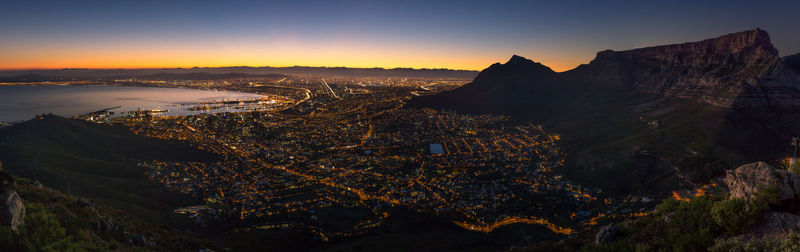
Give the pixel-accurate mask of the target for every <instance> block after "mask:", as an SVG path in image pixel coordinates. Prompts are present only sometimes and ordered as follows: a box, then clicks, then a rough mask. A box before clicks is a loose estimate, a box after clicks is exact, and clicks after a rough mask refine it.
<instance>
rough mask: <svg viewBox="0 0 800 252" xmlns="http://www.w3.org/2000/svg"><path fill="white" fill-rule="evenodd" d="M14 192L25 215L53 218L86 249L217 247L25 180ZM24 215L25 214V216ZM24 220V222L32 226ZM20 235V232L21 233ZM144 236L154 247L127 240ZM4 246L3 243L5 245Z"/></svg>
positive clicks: (143, 249)
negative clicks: (104, 224) (106, 226)
mask: <svg viewBox="0 0 800 252" xmlns="http://www.w3.org/2000/svg"><path fill="white" fill-rule="evenodd" d="M16 190H17V193H19V195H20V198H21V199H22V202H23V204H24V205H25V206H26V208H27V213H28V215H35V214H37V213H42V212H45V213H47V214H52V215H53V216H55V217H56V219H57V220H58V222H59V224H60V226H61V227H63V228H64V229H65V230H66V235H68V236H70V237H71V241H72V242H73V244H80V245H78V246H79V247H83V248H87V249H90V250H93V249H97V250H101V251H102V250H115V251H146V250H149V251H152V250H158V251H185V250H194V251H196V250H198V249H201V248H212V249H218V248H217V247H216V245H215V244H213V243H210V242H207V241H203V240H200V239H197V238H195V237H191V236H188V235H183V234H179V233H176V232H174V231H172V230H170V229H168V228H166V227H159V226H156V225H153V224H151V223H150V222H148V221H144V220H142V219H139V218H136V217H133V216H130V215H128V214H127V213H125V212H123V211H120V210H118V209H114V208H110V207H108V206H106V205H104V204H102V203H97V202H92V201H88V200H85V199H80V198H79V197H76V196H72V195H67V194H65V193H62V192H59V191H56V190H53V189H51V188H48V187H43V186H38V185H36V184H35V183H33V182H32V181H30V180H28V179H19V178H18V179H17V188H16ZM26 218H27V217H26ZM102 218H106V219H107V220H110V223H114V224H115V225H118V226H119V229H117V230H105V229H103V228H102V227H100V226H98V224H97V223H98V222H99V221H101V219H102ZM30 223H31V222H30V221H27V222H26V224H24V225H32V224H30ZM22 235H24V234H22ZM139 236H144V237H148V238H149V239H152V240H153V242H155V246H154V247H148V246H144V245H143V244H137V243H135V242H134V243H131V240H132V239H134V240H135V239H136V237H139ZM6 245H7V244H6Z"/></svg>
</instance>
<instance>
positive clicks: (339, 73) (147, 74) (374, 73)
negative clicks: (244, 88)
mask: <svg viewBox="0 0 800 252" xmlns="http://www.w3.org/2000/svg"><path fill="white" fill-rule="evenodd" d="M477 73H478V72H477V71H468V70H450V69H424V68H423V69H413V68H392V69H384V68H346V67H303V66H294V67H244V66H242V67H202V68H200V67H195V68H158V69H76V68H68V69H53V70H18V71H16V70H15V71H0V82H30V81H63V80H87V79H98V78H103V79H109V78H131V77H136V78H169V79H182V80H193V79H225V78H244V77H264V76H267V77H280V76H281V75H283V76H284V77H285V76H297V77H350V78H363V77H375V78H386V77H397V78H422V79H463V80H468V79H472V78H474V77H475V75H476V74H477Z"/></svg>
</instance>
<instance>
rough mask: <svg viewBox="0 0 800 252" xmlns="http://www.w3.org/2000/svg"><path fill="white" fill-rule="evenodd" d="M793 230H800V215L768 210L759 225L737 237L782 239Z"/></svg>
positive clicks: (796, 231)
mask: <svg viewBox="0 0 800 252" xmlns="http://www.w3.org/2000/svg"><path fill="white" fill-rule="evenodd" d="M791 232H794V233H798V232H800V215H797V214H793V213H787V212H767V213H766V214H764V219H763V220H762V221H761V222H759V224H758V225H756V226H754V227H752V228H750V230H748V231H747V232H746V233H744V234H742V235H739V236H737V237H736V238H739V239H744V240H749V239H767V240H780V239H783V238H784V237H785V236H786V235H787V234H789V233H791Z"/></svg>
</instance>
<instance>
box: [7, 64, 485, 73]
mask: <svg viewBox="0 0 800 252" xmlns="http://www.w3.org/2000/svg"><path fill="white" fill-rule="evenodd" d="M235 67H242V68H244V67H249V68H293V67H310V68H351V69H384V70H393V69H410V70H449V71H467V72H480V71H482V70H483V69H454V68H446V67H441V68H428V67H421V68H416V67H381V66H375V67H349V66H312V65H292V66H249V65H228V66H191V67H186V66H173V67H21V68H0V71H4V72H6V71H46V70H157V69H164V70H167V69H207V68H235ZM487 67H488V66H487ZM484 69H485V68H484Z"/></svg>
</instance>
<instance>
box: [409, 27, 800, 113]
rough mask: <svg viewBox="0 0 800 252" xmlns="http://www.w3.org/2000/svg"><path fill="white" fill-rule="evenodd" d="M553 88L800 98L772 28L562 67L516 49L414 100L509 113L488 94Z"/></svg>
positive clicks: (797, 67)
mask: <svg viewBox="0 0 800 252" xmlns="http://www.w3.org/2000/svg"><path fill="white" fill-rule="evenodd" d="M544 84H546V85H544ZM552 86H558V87H559V88H561V89H569V90H570V91H574V90H584V91H591V90H597V89H607V88H613V89H619V90H621V91H631V92H637V93H648V94H658V95H663V96H668V97H678V98H688V99H692V100H696V101H699V102H703V103H707V104H712V105H715V106H720V107H732V106H734V104H735V105H736V106H745V107H752V106H753V105H757V106H763V105H771V106H780V107H791V106H796V105H798V104H800V93H798V92H797V88H798V87H800V54H798V55H793V56H787V57H783V58H782V57H780V56H779V54H778V50H777V49H775V47H774V46H773V45H772V42H771V39H770V37H769V34H768V33H767V32H766V31H764V30H761V29H755V30H750V31H744V32H738V33H732V34H728V35H724V36H721V37H717V38H713V39H707V40H703V41H699V42H690V43H683V44H674V45H664V46H656V47H647V48H640V49H633V50H627V51H611V50H606V51H602V52H599V53H597V56H596V57H595V59H594V60H592V61H591V62H590V63H588V64H584V65H581V66H579V67H577V68H575V69H573V70H570V71H567V72H563V73H554V72H553V71H552V70H550V69H549V68H548V67H546V66H543V65H541V64H539V63H535V62H533V61H530V60H527V59H525V58H522V57H520V56H517V55H514V56H513V57H512V58H511V59H510V60H509V61H508V62H507V63H505V64H499V63H496V64H494V65H492V66H490V67H489V68H487V69H485V70H483V71H482V72H481V73H480V74H479V75H478V76H477V77H476V78H475V80H474V81H473V82H472V83H471V84H468V85H465V86H464V87H462V88H460V89H456V90H453V91H451V92H448V93H443V94H440V95H439V96H434V97H430V98H424V97H423V98H419V99H418V100H419V101H415V104H429V105H432V106H434V107H435V106H440V107H448V108H455V109H458V108H472V107H480V108H475V109H477V111H479V112H488V111H500V112H506V111H504V110H502V109H506V106H504V102H503V101H502V100H492V99H491V98H493V97H505V98H512V96H513V94H517V93H519V92H527V93H531V92H542V91H541V90H537V89H532V87H536V88H543V87H552ZM493 92H506V93H503V94H495V93H493ZM512 93H513V94H512ZM454 96H461V97H460V98H466V99H454ZM464 96H467V97H464ZM482 98H483V99H482ZM493 102H499V103H500V104H494V103H493ZM464 103H472V104H484V106H477V105H468V104H464ZM486 106H489V107H491V106H496V107H497V109H491V108H487V107H486Z"/></svg>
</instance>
